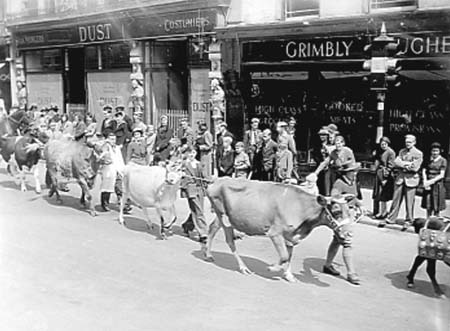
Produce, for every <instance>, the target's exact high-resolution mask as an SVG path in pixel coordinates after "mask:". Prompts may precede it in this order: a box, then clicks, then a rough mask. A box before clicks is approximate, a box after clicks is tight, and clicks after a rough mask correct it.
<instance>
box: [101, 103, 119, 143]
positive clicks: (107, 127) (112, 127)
mask: <svg viewBox="0 0 450 331" xmlns="http://www.w3.org/2000/svg"><path fill="white" fill-rule="evenodd" d="M103 117H104V119H103V121H102V125H101V129H100V132H101V133H102V135H103V137H105V138H107V137H108V135H109V134H110V133H111V132H112V133H114V132H115V131H116V127H117V123H116V121H115V120H114V117H113V108H112V106H111V105H105V106H103Z"/></svg>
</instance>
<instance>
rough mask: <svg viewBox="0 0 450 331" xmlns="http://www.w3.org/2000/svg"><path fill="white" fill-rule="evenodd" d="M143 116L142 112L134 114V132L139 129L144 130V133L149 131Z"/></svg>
mask: <svg viewBox="0 0 450 331" xmlns="http://www.w3.org/2000/svg"><path fill="white" fill-rule="evenodd" d="M143 116H144V113H143V112H142V111H135V112H134V113H133V130H134V129H136V128H139V129H141V130H142V132H146V131H147V125H145V123H144V121H143V120H142V119H143Z"/></svg>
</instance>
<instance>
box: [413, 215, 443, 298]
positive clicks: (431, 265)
mask: <svg viewBox="0 0 450 331" xmlns="http://www.w3.org/2000/svg"><path fill="white" fill-rule="evenodd" d="M448 221H449V220H448V219H447V222H448ZM425 223H426V220H425V219H423V218H418V219H416V220H414V223H413V225H414V230H415V232H416V233H420V229H422V228H423V227H424V226H425ZM447 224H448V223H445V222H444V221H443V219H442V218H439V217H431V218H430V219H429V221H428V226H427V228H428V229H432V230H437V231H445V228H446V226H447ZM447 230H448V229H447ZM425 261H427V274H428V277H429V278H430V281H431V284H432V285H433V289H434V293H435V294H436V295H437V296H439V297H441V296H444V292H443V291H442V289H441V287H440V286H439V284H438V282H437V280H436V260H435V259H431V258H427V257H423V256H420V255H417V256H416V258H415V259H414V263H413V265H412V267H411V269H410V271H409V273H408V275H407V276H406V279H407V280H408V283H407V287H408V288H414V276H415V275H416V272H417V269H418V268H419V267H420V265H421V264H422V263H423V262H425ZM444 262H445V264H447V265H448V266H449V267H450V263H448V262H447V261H444Z"/></svg>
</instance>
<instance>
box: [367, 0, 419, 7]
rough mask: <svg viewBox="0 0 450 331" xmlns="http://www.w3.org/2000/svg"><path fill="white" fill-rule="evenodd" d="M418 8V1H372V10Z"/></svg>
mask: <svg viewBox="0 0 450 331" xmlns="http://www.w3.org/2000/svg"><path fill="white" fill-rule="evenodd" d="M411 6H417V0H372V2H371V8H372V9H381V8H392V7H411Z"/></svg>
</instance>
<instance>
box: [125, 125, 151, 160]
mask: <svg viewBox="0 0 450 331" xmlns="http://www.w3.org/2000/svg"><path fill="white" fill-rule="evenodd" d="M129 162H133V163H135V164H139V165H146V142H145V139H144V131H142V129H141V128H135V129H134V130H133V138H132V139H131V142H130V144H129V145H128V148H127V158H126V163H129Z"/></svg>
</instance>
